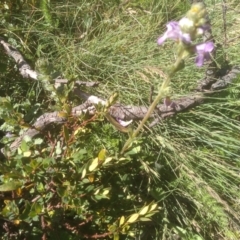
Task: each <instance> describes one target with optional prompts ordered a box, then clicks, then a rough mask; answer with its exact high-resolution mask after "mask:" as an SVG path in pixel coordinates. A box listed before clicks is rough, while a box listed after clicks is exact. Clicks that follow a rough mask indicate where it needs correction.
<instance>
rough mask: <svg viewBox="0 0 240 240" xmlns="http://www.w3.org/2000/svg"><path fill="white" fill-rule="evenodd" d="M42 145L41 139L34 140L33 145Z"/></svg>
mask: <svg viewBox="0 0 240 240" xmlns="http://www.w3.org/2000/svg"><path fill="white" fill-rule="evenodd" d="M42 143H43V139H41V138H36V139H35V140H34V145H40V144H42Z"/></svg>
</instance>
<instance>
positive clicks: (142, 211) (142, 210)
mask: <svg viewBox="0 0 240 240" xmlns="http://www.w3.org/2000/svg"><path fill="white" fill-rule="evenodd" d="M148 209H149V206H146V207H144V208H142V209H141V210H140V212H139V215H145V214H146V213H147V212H148Z"/></svg>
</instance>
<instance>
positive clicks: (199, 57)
mask: <svg viewBox="0 0 240 240" xmlns="http://www.w3.org/2000/svg"><path fill="white" fill-rule="evenodd" d="M166 26H167V30H166V32H165V33H164V34H163V35H162V36H161V37H160V38H159V39H158V41H157V43H158V44H159V45H162V44H163V43H164V42H165V41H166V40H167V39H168V38H169V39H172V40H175V41H176V43H177V46H178V51H177V59H176V62H175V63H174V64H173V65H172V66H171V67H170V68H169V71H168V77H167V78H166V79H165V80H164V81H163V83H162V86H161V87H160V88H159V92H158V95H157V97H156V99H155V100H154V101H153V103H152V104H151V106H150V107H149V109H148V112H147V114H146V115H145V117H144V118H143V120H142V121H141V123H140V124H139V126H138V128H137V129H136V130H135V131H134V132H133V133H132V136H130V138H129V139H128V141H127V142H126V143H125V145H124V147H123V149H122V153H124V152H125V151H126V150H127V149H128V148H129V146H130V144H131V143H132V141H133V140H134V138H136V136H137V135H138V133H139V131H140V130H141V129H142V128H143V126H144V124H145V123H146V121H147V120H148V118H149V117H150V116H151V114H152V113H153V111H154V109H155V107H156V105H157V104H158V102H159V101H160V99H161V98H163V97H165V96H166V95H167V91H168V89H169V87H168V86H169V83H170V79H171V77H172V76H173V75H174V74H175V73H176V72H177V71H179V70H181V69H183V68H184V66H185V65H184V60H185V59H186V58H187V57H189V56H190V55H192V54H196V59H195V63H196V65H197V66H198V67H201V66H202V65H203V64H204V60H209V59H210V57H211V52H212V51H213V50H214V43H213V42H211V41H208V42H200V43H194V41H195V40H196V39H197V38H198V37H199V36H203V34H204V33H205V31H206V30H210V24H209V21H208V15H207V10H206V7H205V5H204V4H203V3H193V4H192V7H191V9H190V10H189V11H188V12H187V14H186V16H185V17H183V18H182V19H181V20H180V21H178V22H177V21H171V22H169V23H168V24H167V25H166Z"/></svg>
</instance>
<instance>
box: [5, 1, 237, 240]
mask: <svg viewBox="0 0 240 240" xmlns="http://www.w3.org/2000/svg"><path fill="white" fill-rule="evenodd" d="M205 2H206V4H207V6H208V11H209V15H210V19H211V22H212V29H213V34H214V37H215V40H216V43H219V44H222V45H223V48H222V49H223V50H222V52H220V53H219V54H218V56H217V59H216V60H217V61H219V64H220V65H221V60H220V59H221V58H222V57H223V56H226V58H227V59H228V61H229V62H230V64H232V65H240V60H239V59H240V58H239V56H238V52H239V50H240V45H239V40H238V35H239V30H238V29H239V28H238V25H239V21H240V19H239V17H238V14H237V13H238V12H239V10H240V5H239V3H238V1H237V0H232V1H228V2H227V15H226V33H225V32H224V20H223V17H222V16H223V15H222V2H218V1H205ZM188 7H189V1H178V2H176V1H164V0H162V1H144V0H142V1H130V2H128V1H126V4H121V3H120V1H98V0H93V1H91V3H90V1H74V0H71V1H67V3H66V2H65V1H52V2H51V11H50V12H51V16H52V19H53V20H52V21H53V23H52V26H51V22H49V19H46V18H45V19H44V17H43V15H42V12H41V11H40V10H39V8H40V6H38V5H37V3H36V1H32V3H31V1H28V4H26V6H24V11H23V12H22V14H21V15H16V16H15V18H14V20H13V22H14V24H15V25H14V26H15V28H13V29H10V30H9V28H8V25H7V23H4V24H5V25H4V27H5V30H3V32H2V33H4V34H6V35H7V36H8V38H9V39H10V40H11V39H12V40H13V39H14V40H15V41H17V42H18V44H19V47H20V48H21V50H22V51H23V53H24V54H25V56H27V57H28V58H29V59H30V60H31V61H32V63H33V64H35V62H36V61H39V60H46V59H47V60H48V62H49V65H50V64H51V68H52V69H51V71H52V70H53V71H57V72H60V73H61V74H62V75H63V77H65V78H68V79H72V78H73V79H75V78H76V79H80V80H86V81H90V80H92V81H99V82H101V85H100V87H98V89H87V91H88V92H92V94H94V95H97V96H100V97H102V98H104V99H107V98H109V96H110V95H112V94H113V93H114V92H118V93H119V101H120V102H121V103H123V104H126V105H127V104H133V105H149V102H148V99H149V94H150V85H153V86H154V87H155V94H156V91H157V88H158V86H159V85H160V84H161V82H162V81H163V77H162V76H163V74H164V72H165V70H166V68H167V66H169V65H170V64H171V63H172V62H173V61H174V58H175V49H174V44H173V42H170V41H169V42H167V43H166V44H165V45H164V46H163V47H158V46H157V44H156V39H157V37H158V36H159V35H161V34H162V33H163V31H164V29H165V23H166V22H167V21H169V20H171V19H179V18H180V17H181V16H183V15H184V13H185V12H186V11H187V9H188ZM225 34H226V37H227V39H226V40H225ZM204 71H205V69H204V68H201V69H197V68H196V67H195V66H194V64H193V59H189V60H188V61H187V65H186V68H185V69H184V70H183V71H181V72H180V73H179V74H177V75H176V76H175V77H174V79H173V80H172V83H171V94H172V96H171V98H172V99H174V98H179V97H180V96H186V95H188V94H189V93H190V92H192V91H193V89H194V87H196V85H197V81H198V80H200V79H201V78H202V77H203V76H204ZM5 81H6V80H5ZM239 82H240V79H236V80H235V81H234V83H233V84H232V85H231V86H230V87H229V88H228V89H227V90H224V91H223V92H220V93H215V94H214V95H212V96H211V97H207V98H206V102H205V104H203V105H201V106H199V107H196V108H194V109H192V110H190V111H187V112H184V113H180V114H178V115H177V116H175V117H173V118H171V119H167V120H166V121H164V122H162V123H161V124H159V125H158V126H156V127H154V128H153V129H150V130H149V131H146V132H144V133H142V136H141V138H140V139H139V142H140V145H141V154H139V155H137V157H136V158H133V159H132V161H133V162H132V163H131V165H130V166H131V169H134V167H136V166H138V167H137V169H138V170H139V169H141V171H142V174H143V175H144V176H146V175H147V177H146V179H141V175H140V176H138V175H137V173H136V172H135V171H133V172H134V174H135V175H134V174H133V175H134V176H137V177H136V178H134V177H132V178H130V180H129V182H128V183H129V189H128V190H126V191H129V192H131V194H132V195H131V197H133V198H135V197H134V194H135V195H136V196H141V197H142V196H144V193H143V192H144V191H145V195H146V198H143V199H144V200H145V199H151V200H155V201H158V202H159V206H160V207H161V211H160V212H159V214H156V215H155V216H154V217H153V222H152V223H149V224H148V225H147V224H146V225H144V224H143V225H141V224H139V226H137V227H136V235H135V236H138V238H136V239H175V238H176V237H177V236H179V237H181V238H182V239H189V240H192V239H233V240H234V239H239V238H240V217H239V215H240V214H239V213H240V202H239V200H240V191H239V186H240V175H239V167H240V157H239V155H240V152H239V143H240V140H239V129H240V123H239V95H240V90H239ZM22 86H23V85H22V83H21V81H19V82H18V81H17V82H16V86H15V87H16V88H17V89H19V90H18V93H19V96H20V98H21V96H24V94H23V93H22V91H23V90H22V89H21V87H22ZM2 87H3V88H6V89H7V86H6V85H3V86H2ZM24 88H25V91H26V92H28V93H29V95H27V96H28V98H29V99H30V96H32V101H35V102H39V101H42V102H41V104H42V103H44V104H43V105H42V106H43V107H42V109H41V112H46V111H49V110H51V108H52V106H51V105H50V104H49V105H48V104H46V102H47V101H48V99H44V98H45V97H46V96H44V95H43V96H42V95H41V94H39V93H40V92H41V91H42V90H41V87H39V85H37V84H35V85H32V84H30V83H28V85H27V86H25V87H24ZM20 89H21V90H20ZM8 92H9V94H10V95H11V96H12V98H13V101H15V102H18V101H19V96H16V92H15V93H14V92H13V91H9V90H8ZM33 92H34V93H35V94H33ZM34 98H35V100H34ZM25 111H26V110H25ZM39 114H40V113H39ZM99 125H100V126H101V127H99ZM136 125H137V123H136V124H135V126H136ZM86 139H87V138H86ZM126 139H127V136H124V135H123V134H122V133H119V132H116V131H115V130H114V129H112V128H111V126H110V125H109V124H108V123H107V122H101V123H96V125H93V126H92V131H91V138H89V140H86V141H88V142H87V144H89V146H87V148H88V150H89V151H92V152H95V153H96V152H97V151H98V149H99V146H103V147H105V148H106V149H108V150H109V151H110V152H112V153H116V149H117V145H123V144H124V142H125V141H126ZM83 141H85V137H83ZM134 161H135V162H134ZM125 171H126V169H125V168H124V166H122V167H121V168H120V169H119V172H118V171H115V172H116V174H119V175H118V177H119V178H122V177H123V176H124V174H125ZM127 172H128V171H127ZM128 173H129V172H128ZM129 174H130V173H129ZM145 174H146V175H145ZM118 177H116V176H115V177H112V180H111V181H115V180H116V181H117V179H118ZM144 185H145V186H144ZM133 193H134V194H133ZM138 194H139V195H138ZM142 194H143V195H142ZM136 207H137V206H135V205H134V201H133V205H132V206H129V210H130V209H136ZM138 227H139V228H138ZM138 229H139V231H140V229H143V230H142V232H141V233H139V234H138V233H137V231H138ZM149 229H151V231H149ZM122 239H125V238H122ZM126 239H130V237H129V238H126Z"/></svg>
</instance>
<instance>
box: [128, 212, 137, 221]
mask: <svg viewBox="0 0 240 240" xmlns="http://www.w3.org/2000/svg"><path fill="white" fill-rule="evenodd" d="M138 218H139V214H138V213H134V214H133V215H131V216H130V218H129V219H128V220H127V223H134V222H136V221H137V219H138Z"/></svg>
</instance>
